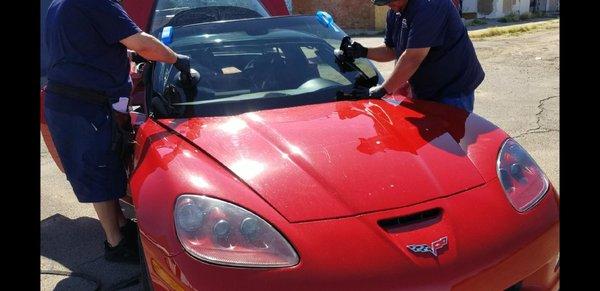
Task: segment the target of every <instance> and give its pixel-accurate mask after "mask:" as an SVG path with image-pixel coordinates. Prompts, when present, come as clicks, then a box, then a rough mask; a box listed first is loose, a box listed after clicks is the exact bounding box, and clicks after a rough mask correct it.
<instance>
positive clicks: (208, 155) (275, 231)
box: [124, 0, 560, 290]
mask: <svg viewBox="0 0 600 291" xmlns="http://www.w3.org/2000/svg"><path fill="white" fill-rule="evenodd" d="M128 2H135V1H125V2H124V3H125V5H126V6H127V3H128ZM157 2H158V6H157V7H155V8H153V10H155V11H156V12H155V13H154V14H155V16H154V20H153V21H152V23H153V24H152V25H151V26H152V27H151V28H150V27H149V26H148V25H146V26H144V25H142V26H144V27H145V28H146V29H148V30H149V31H152V32H153V33H154V35H156V36H157V37H159V38H160V39H161V40H163V41H164V42H165V43H167V44H168V45H169V46H170V47H171V48H172V49H173V50H175V51H176V52H178V53H182V54H187V55H190V56H191V59H192V68H193V69H194V70H195V71H196V72H197V73H198V74H199V76H200V77H199V78H198V79H196V80H195V82H194V83H184V82H183V81H181V79H180V78H179V73H178V72H177V70H175V69H173V68H172V66H171V65H168V64H163V63H154V62H150V63H143V64H141V65H138V66H135V67H134V69H132V70H133V71H132V73H133V76H134V78H135V79H136V80H137V85H136V86H135V88H134V90H133V93H132V98H131V101H130V102H131V103H130V106H131V109H132V112H131V116H132V123H133V124H134V127H135V128H136V138H135V153H134V155H133V157H132V159H131V160H132V161H131V164H130V169H129V175H130V177H129V179H130V184H129V186H130V192H131V202H132V205H134V207H135V213H136V217H137V220H138V226H139V230H140V242H141V246H142V248H143V252H142V254H143V262H144V264H143V265H142V269H143V271H144V274H145V276H146V279H147V281H146V282H145V283H146V284H147V286H146V287H148V288H153V289H154V290H450V289H452V290H557V289H558V288H559V270H560V268H559V241H558V233H559V199H558V195H557V193H556V191H555V190H554V188H553V186H552V184H551V183H550V182H549V181H548V179H547V177H546V176H545V175H544V173H543V172H542V170H541V169H540V168H539V167H538V165H537V164H536V162H535V161H534V160H533V159H532V158H531V156H530V155H529V154H528V153H527V152H526V151H525V150H524V149H523V148H522V147H521V146H520V145H519V144H518V143H517V142H516V141H515V140H513V139H511V138H510V137H509V136H508V135H507V134H506V133H505V132H504V131H503V130H501V129H500V128H498V127H496V126H495V125H493V124H492V123H490V122H488V121H486V120H485V119H483V118H482V117H480V116H478V115H476V114H469V113H467V112H464V111H462V110H460V109H456V108H453V107H449V106H446V105H443V104H438V103H434V102H428V101H422V100H414V99H411V98H409V97H407V96H406V95H407V93H406V92H398V93H396V94H393V95H389V96H386V97H385V98H383V99H377V100H375V99H364V98H362V97H360V96H357V95H355V94H353V92H354V88H356V87H357V86H371V85H374V84H377V83H378V82H379V83H380V82H381V81H382V77H381V76H380V74H379V72H378V71H377V70H376V69H375V67H374V66H373V65H372V64H371V63H370V62H368V61H366V60H362V59H360V60H356V61H355V62H354V63H352V64H346V65H347V66H342V65H341V64H340V63H339V62H336V59H335V57H334V50H335V49H336V48H338V47H339V46H340V44H341V43H342V40H343V38H344V36H345V34H344V32H343V31H342V30H341V29H340V28H339V27H337V26H336V25H335V23H334V22H333V20H332V18H331V17H328V15H327V14H324V13H319V14H318V15H317V16H277V17H273V16H268V15H264V11H260V9H257V7H262V8H264V7H265V6H263V5H259V6H253V7H250V6H242V5H237V4H239V3H233V4H230V5H233V6H235V7H233V6H229V7H224V6H222V5H223V4H220V5H221V6H208V7H206V6H202V7H186V8H185V9H183V8H181V7H182V6H181V5H180V6H177V7H170V8H164V7H162V6H160V4H161V3H163V1H162V0H159V1H157ZM164 2H165V3H166V2H168V1H164ZM175 2H177V1H175ZM183 2H186V3H187V2H194V1H182V3H183ZM197 2H203V1H197ZM204 2H208V1H204ZM222 2H223V3H225V2H227V3H229V2H241V1H222ZM245 2H246V3H250V2H252V1H245ZM218 3H221V2H218ZM252 3H255V2H252ZM256 3H258V2H256ZM282 3H283V2H281V3H280V4H281V5H282V6H280V8H284V6H283V4H282ZM234 4H236V5H234ZM150 10H152V9H150ZM150 10H148V11H150ZM173 10H176V11H175V12H173ZM140 11H141V10H140ZM148 11H146V12H148ZM265 11H266V9H265ZM140 13H141V12H140ZM267 13H268V14H277V13H272V11H267ZM132 14H133V13H132ZM281 14H285V13H281ZM134 16H135V15H134ZM136 17H139V16H136ZM136 19H138V21H139V19H140V18H136ZM148 23H149V22H148Z"/></svg>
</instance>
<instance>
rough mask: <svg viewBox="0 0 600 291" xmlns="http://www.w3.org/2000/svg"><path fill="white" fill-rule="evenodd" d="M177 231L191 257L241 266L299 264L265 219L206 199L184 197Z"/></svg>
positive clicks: (177, 214)
mask: <svg viewBox="0 0 600 291" xmlns="http://www.w3.org/2000/svg"><path fill="white" fill-rule="evenodd" d="M175 229H176V230H177V237H178V238H179V241H180V242H181V244H182V245H183V247H184V249H185V250H186V251H187V252H188V253H190V254H191V255H192V256H194V257H196V258H198V259H201V260H204V261H207V262H211V263H215V264H220V265H228V266H240V267H289V266H293V265H296V264H297V263H298V261H299V258H298V255H297V254H296V252H295V251H294V249H293V248H292V246H291V245H290V244H289V243H288V241H287V240H286V239H285V238H284V237H283V236H282V235H281V234H280V233H279V232H278V231H277V230H276V229H275V228H273V227H272V226H271V225H270V224H269V223H267V222H266V221H265V220H263V219H262V218H260V217H258V216H257V215H255V214H253V213H251V212H250V211H248V210H245V209H243V208H241V207H239V206H237V205H234V204H231V203H228V202H225V201H222V200H219V199H215V198H210V197H206V196H198V195H181V196H180V197H179V198H177V201H176V202H175Z"/></svg>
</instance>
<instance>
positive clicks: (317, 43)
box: [153, 16, 378, 116]
mask: <svg viewBox="0 0 600 291" xmlns="http://www.w3.org/2000/svg"><path fill="white" fill-rule="evenodd" d="M344 36H345V34H344V33H343V32H342V31H341V30H340V29H338V28H331V27H326V26H324V25H322V24H321V23H320V22H318V21H317V19H316V17H314V16H293V17H275V18H261V19H252V20H240V21H231V22H221V23H207V24H197V25H191V26H185V27H180V28H176V29H175V31H174V33H173V42H172V43H171V44H170V47H171V48H172V49H173V50H175V51H176V52H178V53H181V54H186V55H189V56H191V67H192V68H193V69H195V70H196V71H198V72H199V73H200V76H201V77H200V81H199V82H198V84H197V87H196V88H195V90H193V92H190V90H187V91H186V92H185V94H184V93H183V91H182V92H179V95H178V96H177V97H176V98H174V99H175V100H172V99H173V98H172V94H171V95H170V97H169V99H171V100H170V101H171V104H170V105H172V106H174V107H185V110H184V109H182V110H181V111H180V112H179V114H178V116H182V115H184V116H208V115H222V114H233V113H234V111H236V110H235V109H236V108H237V109H239V110H238V111H252V110H259V109H266V108H280V107H288V106H299V105H305V104H312V103H320V102H331V101H333V100H335V97H336V93H337V91H340V90H351V88H352V86H353V83H354V81H355V80H356V78H357V77H358V76H359V75H360V74H359V73H358V72H356V71H354V72H341V70H340V68H339V66H338V65H337V64H336V62H335V57H334V53H333V52H334V50H335V49H336V48H338V47H339V45H340V43H341V40H342V38H343V37H344ZM356 65H357V66H358V67H359V68H361V69H362V71H364V72H365V74H366V75H367V77H368V78H377V77H378V73H377V71H376V69H375V68H374V66H373V65H372V64H371V63H370V62H368V61H367V60H365V59H359V60H357V61H356ZM176 74H177V70H176V69H174V68H173V66H172V65H169V64H162V63H158V64H157V65H156V68H155V71H154V78H153V83H154V84H153V87H154V91H155V93H156V94H159V95H163V97H165V96H164V95H165V94H166V93H165V92H166V91H169V90H167V89H169V87H172V84H176V83H177V82H175V81H174V80H175V79H176ZM170 85H171V86H170ZM170 89H172V88H170ZM171 91H173V90H171Z"/></svg>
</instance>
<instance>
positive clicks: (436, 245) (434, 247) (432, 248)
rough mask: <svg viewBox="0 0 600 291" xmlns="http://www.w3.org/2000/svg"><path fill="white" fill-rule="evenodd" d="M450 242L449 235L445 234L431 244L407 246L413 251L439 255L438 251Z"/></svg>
mask: <svg viewBox="0 0 600 291" xmlns="http://www.w3.org/2000/svg"><path fill="white" fill-rule="evenodd" d="M447 244H448V237H447V236H445V237H443V238H440V239H438V240H436V241H434V242H432V243H431V245H407V246H406V247H407V248H408V249H409V250H411V251H412V252H413V253H432V254H433V255H434V256H436V257H437V256H438V253H437V251H438V250H439V249H441V248H443V247H444V246H446V245H447Z"/></svg>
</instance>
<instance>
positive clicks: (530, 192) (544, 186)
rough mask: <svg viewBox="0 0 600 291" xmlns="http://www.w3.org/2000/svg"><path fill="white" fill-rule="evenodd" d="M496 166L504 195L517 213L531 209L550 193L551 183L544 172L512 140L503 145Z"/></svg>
mask: <svg viewBox="0 0 600 291" xmlns="http://www.w3.org/2000/svg"><path fill="white" fill-rule="evenodd" d="M496 165H497V169H496V170H497V171H498V178H499V179H500V184H502V188H504V193H506V197H507V198H508V201H510V203H511V204H512V206H513V207H514V208H515V209H516V210H517V211H519V212H524V211H527V210H529V209H531V208H532V207H533V206H535V205H536V204H537V203H538V202H539V201H540V200H541V199H542V198H543V197H544V195H545V194H546V192H547V191H548V186H549V182H548V178H546V175H544V172H542V170H541V169H540V167H539V166H538V165H537V164H536V163H535V161H534V160H533V159H532V158H531V156H529V154H528V153H527V151H525V149H523V148H522V147H521V146H520V145H519V144H518V143H517V142H516V141H515V140H513V139H512V138H509V139H507V140H506V141H505V142H504V144H503V145H502V148H501V149H500V154H499V155H498V161H497V164H496Z"/></svg>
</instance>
